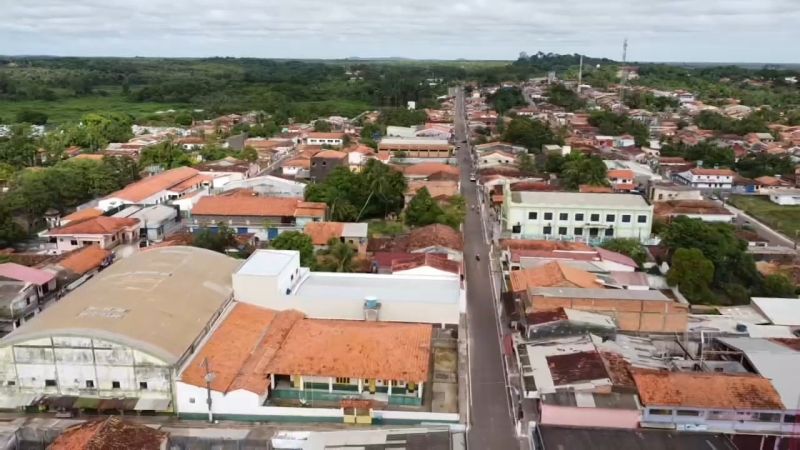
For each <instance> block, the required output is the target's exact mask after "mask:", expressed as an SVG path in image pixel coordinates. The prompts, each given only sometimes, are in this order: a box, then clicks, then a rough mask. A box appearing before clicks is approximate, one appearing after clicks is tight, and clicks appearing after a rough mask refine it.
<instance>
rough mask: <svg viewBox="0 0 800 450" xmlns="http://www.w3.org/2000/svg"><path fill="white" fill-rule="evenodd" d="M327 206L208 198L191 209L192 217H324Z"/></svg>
mask: <svg viewBox="0 0 800 450" xmlns="http://www.w3.org/2000/svg"><path fill="white" fill-rule="evenodd" d="M326 211H327V205H325V204H324V203H316V202H305V201H303V200H302V199H299V198H279V197H253V196H233V197H228V196H209V197H203V198H201V199H200V200H199V201H198V202H197V204H196V205H195V206H194V208H192V215H193V216H251V217H299V216H310V217H325V213H326Z"/></svg>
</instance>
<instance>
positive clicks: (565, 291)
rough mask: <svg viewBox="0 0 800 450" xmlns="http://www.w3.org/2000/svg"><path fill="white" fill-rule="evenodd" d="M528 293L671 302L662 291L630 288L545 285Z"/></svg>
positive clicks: (529, 290)
mask: <svg viewBox="0 0 800 450" xmlns="http://www.w3.org/2000/svg"><path fill="white" fill-rule="evenodd" d="M528 295H531V296H534V295H538V296H542V297H571V298H594V299H603V300H648V301H662V302H671V301H672V300H670V299H669V298H668V297H667V296H665V295H664V294H662V293H661V292H660V291H637V290H628V289H582V288H560V287H543V288H530V289H528Z"/></svg>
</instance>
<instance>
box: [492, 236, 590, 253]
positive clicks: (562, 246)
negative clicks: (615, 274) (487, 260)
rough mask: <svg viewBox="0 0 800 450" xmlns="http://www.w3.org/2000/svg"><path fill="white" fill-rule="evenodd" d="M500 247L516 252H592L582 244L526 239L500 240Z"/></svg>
mask: <svg viewBox="0 0 800 450" xmlns="http://www.w3.org/2000/svg"><path fill="white" fill-rule="evenodd" d="M500 247H501V248H503V249H518V250H548V251H554V250H573V251H585V252H591V251H594V250H593V249H592V248H591V247H589V246H588V245H586V244H584V243H582V242H567V241H542V240H528V239H500Z"/></svg>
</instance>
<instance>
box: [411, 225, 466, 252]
mask: <svg viewBox="0 0 800 450" xmlns="http://www.w3.org/2000/svg"><path fill="white" fill-rule="evenodd" d="M433 246H439V247H445V248H450V249H453V250H459V251H460V250H462V249H463V248H464V241H463V238H462V236H461V233H459V232H458V231H456V230H455V229H453V228H450V227H449V226H447V225H441V224H433V225H427V226H424V227H420V228H415V229H413V230H411V232H410V233H409V234H408V250H410V251H414V250H420V249H423V248H426V247H433Z"/></svg>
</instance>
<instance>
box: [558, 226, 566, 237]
mask: <svg viewBox="0 0 800 450" xmlns="http://www.w3.org/2000/svg"><path fill="white" fill-rule="evenodd" d="M558 234H559V235H560V236H566V235H567V227H558Z"/></svg>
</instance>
